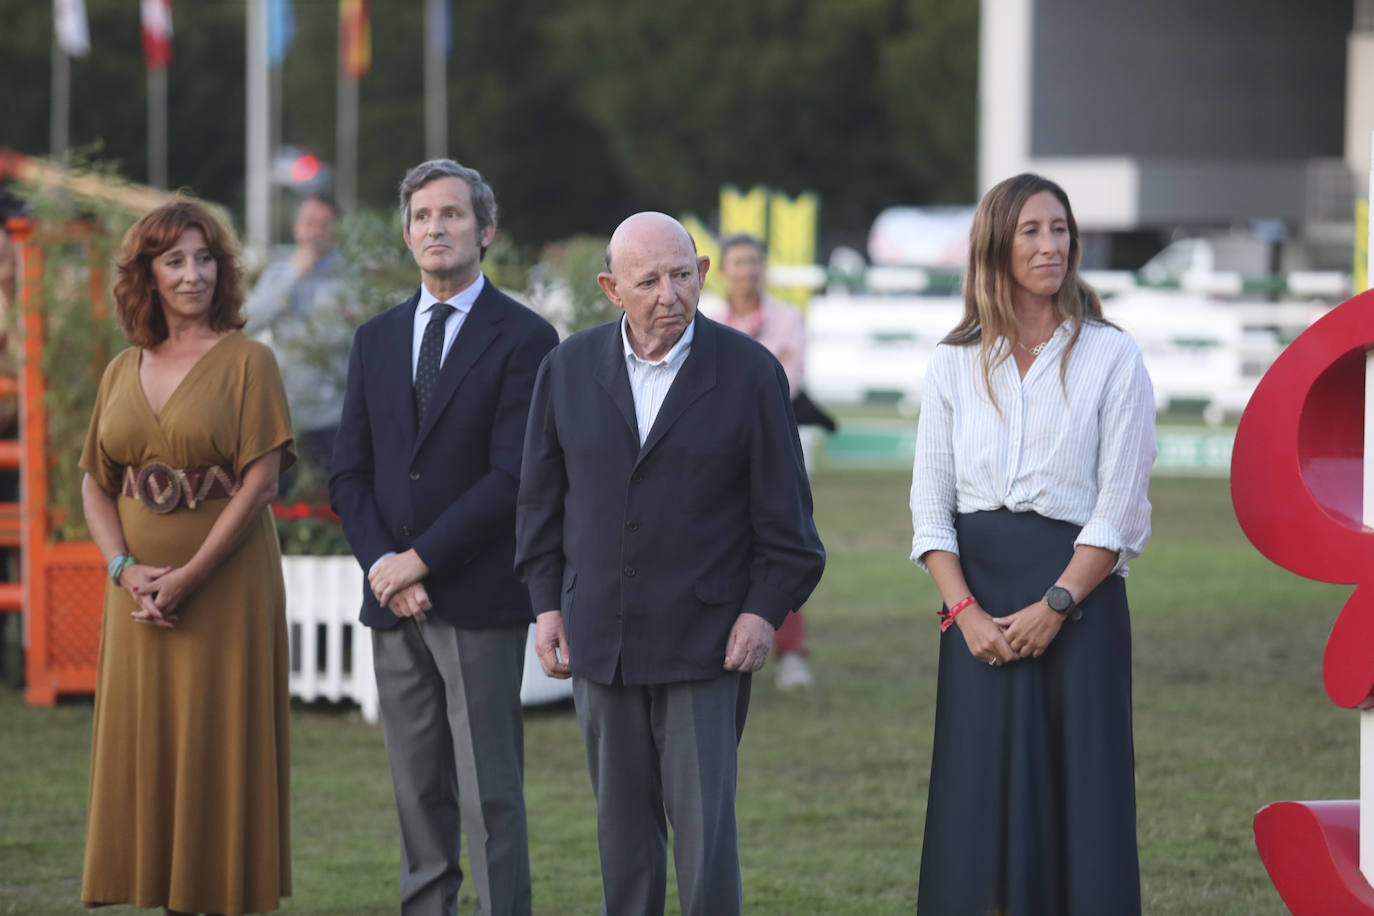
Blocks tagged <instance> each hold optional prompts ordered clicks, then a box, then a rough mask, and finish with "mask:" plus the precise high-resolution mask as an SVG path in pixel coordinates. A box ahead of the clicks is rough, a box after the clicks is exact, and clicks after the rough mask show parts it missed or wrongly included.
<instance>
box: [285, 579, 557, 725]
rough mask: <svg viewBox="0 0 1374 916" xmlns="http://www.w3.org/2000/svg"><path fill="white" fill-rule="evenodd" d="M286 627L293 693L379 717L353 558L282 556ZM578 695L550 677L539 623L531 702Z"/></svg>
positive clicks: (527, 697)
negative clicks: (541, 654) (344, 703)
mask: <svg viewBox="0 0 1374 916" xmlns="http://www.w3.org/2000/svg"><path fill="white" fill-rule="evenodd" d="M281 565H282V577H283V578H284V579H285V581H286V626H287V635H288V637H289V638H290V641H291V676H290V684H291V695H292V696H293V697H299V698H300V699H303V700H333V701H335V702H338V701H341V700H349V701H352V702H354V703H357V704H358V706H359V707H361V708H362V713H363V718H364V719H366V720H367V721H368V722H376V721H377V717H378V707H377V680H376V677H375V676H374V674H373V668H372V637H371V634H369V633H368V632H367V627H365V626H363V625H362V624H361V623H359V622H358V605H359V602H360V601H361V598H362V593H363V592H362V589H363V573H362V569H361V568H359V566H358V562H357V561H356V560H354V559H353V558H352V557H298V556H293V557H282V564H281ZM571 696H572V682H571V681H566V680H564V681H559V680H554V679H553V678H550V677H548V676H547V675H545V674H544V671H543V669H542V668H540V666H539V659H538V658H537V657H536V656H535V654H534V627H533V626H532V625H531V627H530V633H529V639H528V640H527V642H526V644H525V676H524V681H523V682H522V684H521V687H520V701H521V703H523V704H524V705H525V706H537V705H539V704H542V703H554V702H557V701H559V700H564V699H568V698H570V697H571Z"/></svg>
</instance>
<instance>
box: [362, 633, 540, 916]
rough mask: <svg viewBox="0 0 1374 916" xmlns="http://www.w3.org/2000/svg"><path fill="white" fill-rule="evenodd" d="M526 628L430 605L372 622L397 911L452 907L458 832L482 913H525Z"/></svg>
mask: <svg viewBox="0 0 1374 916" xmlns="http://www.w3.org/2000/svg"><path fill="white" fill-rule="evenodd" d="M528 629H529V628H528V627H527V626H526V625H524V624H520V625H518V626H513V627H491V628H486V629H478V630H465V629H460V628H458V627H455V626H453V625H451V624H449V623H446V622H444V621H442V620H440V619H438V618H437V617H436V616H434V615H433V614H431V615H430V616H429V618H428V619H427V620H426V621H425V622H424V623H416V622H415V621H414V620H413V619H406V620H403V621H401V623H400V624H399V625H398V626H396V627H394V628H393V629H390V630H379V629H374V630H373V631H372V654H373V665H374V667H375V669H376V672H377V693H378V698H379V700H380V701H381V710H382V735H383V737H384V738H385V740H386V753H387V759H388V760H389V761H390V763H391V787H392V791H393V792H394V794H395V797H396V811H397V814H398V815H399V816H400V821H401V913H402V914H404V916H455V914H456V913H457V912H458V888H459V885H460V884H461V883H462V880H463V870H462V867H461V866H460V865H459V861H458V859H459V851H460V848H461V840H460V835H461V832H462V831H466V832H467V837H468V859H469V862H470V863H471V866H472V879H473V881H474V883H475V884H476V890H477V898H478V903H477V913H478V914H479V916H528V914H529V912H530V858H529V837H528V834H527V831H526V826H525V795H524V775H525V730H524V717H523V710H522V709H521V707H520V680H521V677H522V675H523V673H524V666H525V639H526V636H527V633H528ZM460 825H461V826H460Z"/></svg>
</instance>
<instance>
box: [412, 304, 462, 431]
mask: <svg viewBox="0 0 1374 916" xmlns="http://www.w3.org/2000/svg"><path fill="white" fill-rule="evenodd" d="M453 312H454V308H453V306H451V305H449V304H448V303H447V302H436V303H434V306H433V307H432V308H431V309H430V310H429V324H427V325H425V336H424V337H422V338H420V360H419V363H418V364H417V365H416V367H415V419H416V420H421V421H423V420H424V418H425V411H426V410H428V409H429V399H430V396H431V395H433V394H434V386H435V385H436V384H438V382H439V364H440V362H441V360H442V357H443V355H444V322H445V321H447V320H448V316H449V315H451V314H452V313H453Z"/></svg>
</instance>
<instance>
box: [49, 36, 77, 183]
mask: <svg viewBox="0 0 1374 916" xmlns="http://www.w3.org/2000/svg"><path fill="white" fill-rule="evenodd" d="M71 99H72V60H71V58H70V57H68V56H67V52H66V51H65V50H64V49H63V48H62V42H61V39H60V38H59V36H58V30H57V27H56V23H54V26H53V30H52V107H51V109H50V113H49V118H48V155H49V156H52V158H53V159H55V160H57V161H58V162H61V161H62V160H63V159H65V158H66V156H67V142H68V141H67V129H68V126H69V122H70V120H71Z"/></svg>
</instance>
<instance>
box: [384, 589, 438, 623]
mask: <svg viewBox="0 0 1374 916" xmlns="http://www.w3.org/2000/svg"><path fill="white" fill-rule="evenodd" d="M386 607H387V610H389V611H391V613H393V614H395V615H396V616H397V617H414V618H415V619H416V620H417V621H419V622H420V623H424V621H425V611H428V610H430V609H431V608H432V607H433V605H431V604H430V603H429V592H427V591H425V584H424V583H423V582H413V583H411V584H410V585H407V586H406V587H405V588H403V589H401V590H400V591H399V592H397V593H396V594H395V595H394V596H393V597H392V599H391V601H390V602H388V603H387V606H386Z"/></svg>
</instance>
